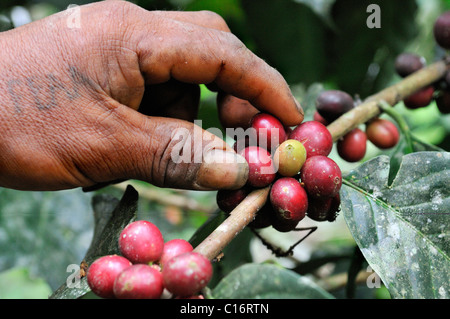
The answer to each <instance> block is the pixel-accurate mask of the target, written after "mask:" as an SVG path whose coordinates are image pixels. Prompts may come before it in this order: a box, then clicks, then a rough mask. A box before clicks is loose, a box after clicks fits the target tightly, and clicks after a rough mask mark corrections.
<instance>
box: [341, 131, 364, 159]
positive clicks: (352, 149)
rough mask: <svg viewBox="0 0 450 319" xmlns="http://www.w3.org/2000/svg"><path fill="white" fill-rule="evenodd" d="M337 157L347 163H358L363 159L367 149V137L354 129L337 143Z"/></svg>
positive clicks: (362, 132)
mask: <svg viewBox="0 0 450 319" xmlns="http://www.w3.org/2000/svg"><path fill="white" fill-rule="evenodd" d="M336 146H337V151H338V154H339V156H340V157H341V158H342V159H343V160H346V161H347V162H358V161H360V160H362V159H363V158H364V155H365V154H366V148H367V136H366V133H364V131H362V130H360V129H359V128H355V129H353V130H351V131H350V132H348V133H347V134H345V135H344V136H343V137H342V138H340V139H339V140H338V141H337V144H336Z"/></svg>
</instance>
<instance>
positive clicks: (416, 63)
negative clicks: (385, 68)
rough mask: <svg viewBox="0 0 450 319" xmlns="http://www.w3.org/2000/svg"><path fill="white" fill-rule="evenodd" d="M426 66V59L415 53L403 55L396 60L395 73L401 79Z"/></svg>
mask: <svg viewBox="0 0 450 319" xmlns="http://www.w3.org/2000/svg"><path fill="white" fill-rule="evenodd" d="M425 65H426V61H425V58H424V57H422V56H419V55H417V54H414V53H406V52H405V53H402V54H399V55H398V56H397V58H396V59H395V71H396V72H397V74H398V75H400V76H401V77H406V76H408V75H410V74H412V73H414V72H416V71H418V70H420V69H422V68H423V67H424V66H425Z"/></svg>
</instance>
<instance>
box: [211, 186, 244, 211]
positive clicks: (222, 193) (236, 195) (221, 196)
mask: <svg viewBox="0 0 450 319" xmlns="http://www.w3.org/2000/svg"><path fill="white" fill-rule="evenodd" d="M249 193H250V188H249V187H243V188H240V189H231V190H230V189H221V190H219V191H217V195H216V202H217V206H219V208H220V209H221V210H222V211H223V212H224V213H228V214H229V213H231V211H232V210H233V209H235V208H236V206H237V205H239V204H240V203H241V202H242V201H243V200H244V199H245V197H247V195H248V194H249Z"/></svg>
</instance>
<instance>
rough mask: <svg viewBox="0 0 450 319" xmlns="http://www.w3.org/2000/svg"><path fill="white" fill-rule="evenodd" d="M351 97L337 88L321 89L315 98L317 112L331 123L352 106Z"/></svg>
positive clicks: (353, 103)
mask: <svg viewBox="0 0 450 319" xmlns="http://www.w3.org/2000/svg"><path fill="white" fill-rule="evenodd" d="M354 106H355V102H354V100H353V98H352V97H351V96H350V95H349V94H348V93H346V92H343V91H339V90H328V91H323V92H322V93H320V95H319V96H318V97H317V99H316V109H317V112H319V114H320V115H321V116H322V117H323V118H324V119H325V120H326V121H327V122H328V123H331V122H333V121H334V120H336V119H337V118H338V117H340V116H341V115H342V114H344V113H347V112H348V111H350V110H351V109H352V108H354Z"/></svg>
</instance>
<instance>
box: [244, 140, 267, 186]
mask: <svg viewBox="0 0 450 319" xmlns="http://www.w3.org/2000/svg"><path fill="white" fill-rule="evenodd" d="M240 155H242V156H243V157H244V158H245V160H246V161H247V163H248V168H249V172H248V180H247V183H248V185H251V186H253V187H265V186H267V185H269V184H270V183H272V182H273V181H274V180H275V177H276V172H275V167H274V165H273V163H272V157H271V156H270V153H269V152H268V151H267V150H265V149H264V148H262V147H258V146H249V147H247V148H245V149H244V150H243V151H241V153H240Z"/></svg>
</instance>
